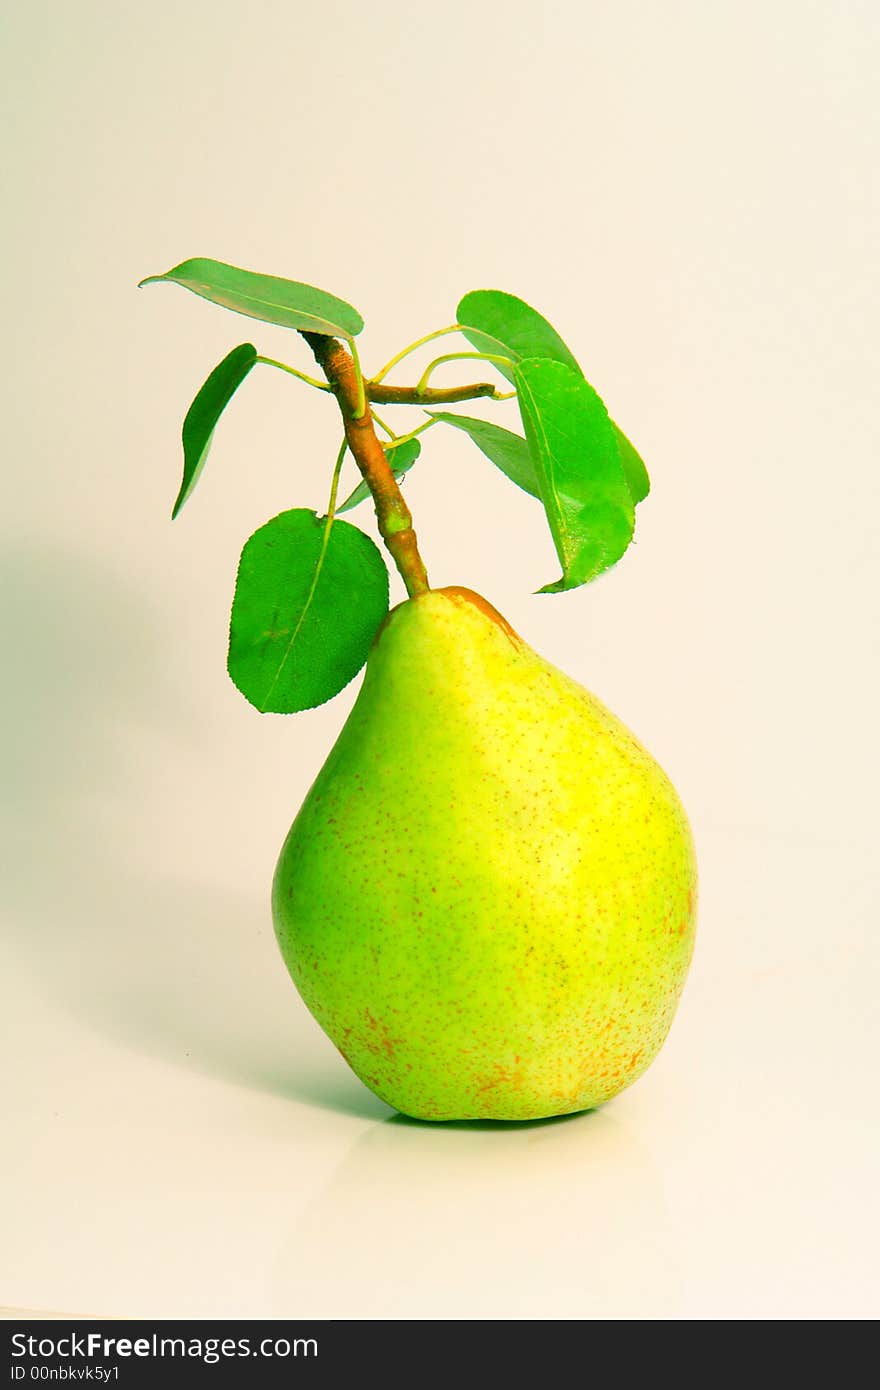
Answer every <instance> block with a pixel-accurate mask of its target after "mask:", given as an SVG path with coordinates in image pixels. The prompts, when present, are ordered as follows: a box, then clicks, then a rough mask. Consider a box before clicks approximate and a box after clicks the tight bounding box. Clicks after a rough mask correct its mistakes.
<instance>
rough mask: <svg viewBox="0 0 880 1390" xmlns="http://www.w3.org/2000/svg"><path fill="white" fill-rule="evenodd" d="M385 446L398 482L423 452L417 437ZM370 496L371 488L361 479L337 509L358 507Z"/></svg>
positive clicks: (346, 510)
mask: <svg viewBox="0 0 880 1390" xmlns="http://www.w3.org/2000/svg"><path fill="white" fill-rule="evenodd" d="M384 448H385V457H386V458H387V460H388V462H389V464H390V465H391V471H392V473H393V474H394V476H395V478H396V479H397V481H398V482H400V480H401V478H403V477H404V476H405V475H406V474H407V473H408V472H409V470H410V469H411V468H412V466H413V464H414V463H415V461H416V459H417V458H418V456H419V454H420V453H421V452H422V446H421V444H420V443H419V441H418V440H417V439H404V440H402V441H401V443H400V444H386V445H385V446H384ZM369 496H370V489H369V488H368V487H367V485H366V483H365V482H363V481H361V482H359V483H358V485H357V487H356V488H355V490H354V492H353V493H352V494H351V496H350V497H346V499H345V501H344V502H343V504H342V506H341V507H337V508H336V511H337V513H338V512H350V511H351V509H352V507H357V506H359V505H360V503H361V502H366V500H367V498H368V497H369Z"/></svg>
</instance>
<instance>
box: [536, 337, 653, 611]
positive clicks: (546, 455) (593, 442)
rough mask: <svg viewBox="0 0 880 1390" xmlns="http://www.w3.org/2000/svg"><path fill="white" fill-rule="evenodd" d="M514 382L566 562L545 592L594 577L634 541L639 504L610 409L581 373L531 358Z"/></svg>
mask: <svg viewBox="0 0 880 1390" xmlns="http://www.w3.org/2000/svg"><path fill="white" fill-rule="evenodd" d="M514 379H515V382H516V389H517V394H518V397H519V405H520V412H521V414H522V420H523V425H524V427H525V432H526V439H527V440H528V444H529V449H530V450H531V455H532V463H533V464H534V468H535V473H536V475H537V478H538V484H539V487H540V490H541V498H542V500H543V503H544V510H545V511H546V513H547V520H548V523H549V525H550V531H551V534H552V536H553V542H554V544H555V546H556V553H557V555H558V556H559V562H560V564H561V565H562V578H561V579H558V580H557V581H556V583H555V584H548V585H546V586H545V588H544V589H542V590H541V592H542V593H558V592H559V591H560V590H562V589H573V588H576V587H577V586H578V585H579V584H585V583H586V582H587V581H588V580H590V579H595V577H596V576H597V575H598V574H601V573H602V571H603V570H605V569H607V568H608V567H609V565H613V564H615V563H616V561H617V560H619V559H620V557H621V555H622V554H623V552H624V551H625V550H626V547H627V546H628V545H629V543H630V540H631V539H632V533H633V520H634V504H633V499H632V495H631V493H630V490H629V487H628V485H627V481H626V478H625V476H624V473H623V468H622V466H621V462H620V453H619V451H618V447H617V437H616V435H615V431H614V426H613V425H612V423H611V421H610V420H609V418H608V412H607V411H606V409H605V407H604V405H603V404H602V402H601V400H600V399H599V397H598V396H597V395H596V392H595V391H594V390H593V388H592V387H591V386H589V385H588V384H587V382H586V381H584V379H583V377H582V376H581V375H580V373H579V372H576V371H573V370H572V368H571V367H568V366H566V365H565V364H564V363H563V362H548V361H545V360H539V359H534V358H531V359H527V360H526V361H524V362H520V363H518V364H517V366H516V372H515V378H514Z"/></svg>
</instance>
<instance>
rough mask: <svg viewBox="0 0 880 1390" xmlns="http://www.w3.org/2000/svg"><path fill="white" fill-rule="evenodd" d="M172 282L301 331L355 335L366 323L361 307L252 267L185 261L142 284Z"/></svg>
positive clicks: (254, 316)
mask: <svg viewBox="0 0 880 1390" xmlns="http://www.w3.org/2000/svg"><path fill="white" fill-rule="evenodd" d="M161 281H167V282H168V283H170V284H173V285H182V286H183V288H184V289H186V290H192V292H193V294H198V295H201V297H202V298H203V299H209V300H210V301H211V303H212V304H220V305H221V306H222V307H223V308H224V309H234V310H235V312H236V313H238V314H246V315H247V316H248V318H252V319H262V321H263V322H264V323H276V324H279V325H280V326H281V327H282V328H296V329H299V330H300V331H301V332H309V333H324V334H326V335H327V336H329V337H339V338H352V337H355V336H356V335H357V334H358V333H360V331H361V329H362V328H363V326H364V321H363V319H362V318H361V316H360V314H359V313H358V311H357V309H353V308H352V306H351V305H350V304H346V302H345V300H344V299H337V298H336V296H335V295H333V294H327V292H326V291H325V290H318V289H315V288H314V286H313V285H302V284H300V283H299V281H297V280H282V279H281V278H280V277H279V276H277V275H258V274H257V273H256V272H255V271H253V270H239V268H238V267H237V266H234V265H227V264H226V263H225V262H224V261H212V260H207V259H205V258H204V257H198V258H196V259H195V260H190V261H182V262H181V264H180V265H177V266H175V267H174V269H173V270H168V271H166V272H165V274H164V275H148V276H147V278H146V279H145V280H141V282H140V283H141V284H142V285H152V284H154V283H158V282H161Z"/></svg>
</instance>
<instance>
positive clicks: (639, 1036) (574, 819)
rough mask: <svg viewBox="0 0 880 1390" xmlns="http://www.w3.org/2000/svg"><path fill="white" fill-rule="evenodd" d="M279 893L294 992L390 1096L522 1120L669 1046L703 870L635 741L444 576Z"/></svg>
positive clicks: (416, 616) (595, 1098)
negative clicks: (443, 583)
mask: <svg viewBox="0 0 880 1390" xmlns="http://www.w3.org/2000/svg"><path fill="white" fill-rule="evenodd" d="M272 899H273V915H274V920H275V927H276V932H277V936H278V941H279V944H280V947H281V951H282V954H283V956H284V959H285V961H286V963H287V966H288V969H289V970H290V973H291V975H292V977H293V979H294V982H295V983H296V985H297V988H298V989H299V991H300V994H301V995H302V997H303V999H304V1000H305V1002H306V1004H307V1006H308V1008H309V1009H310V1010H311V1012H312V1013H313V1014H314V1016H315V1018H316V1019H317V1020H318V1022H319V1023H320V1025H321V1027H322V1028H323V1029H324V1030H325V1032H326V1033H327V1034H328V1035H329V1036H330V1038H331V1039H332V1040H333V1042H334V1043H335V1044H336V1046H337V1047H338V1048H339V1050H340V1052H341V1053H342V1055H343V1056H344V1057H345V1058H346V1060H347V1061H348V1063H349V1065H350V1066H351V1067H352V1069H353V1070H354V1071H355V1072H356V1073H357V1075H358V1076H359V1077H360V1078H361V1080H362V1081H364V1082H365V1084H366V1085H367V1086H369V1087H370V1089H371V1090H373V1091H375V1093H376V1095H378V1096H380V1097H381V1098H382V1099H383V1100H384V1101H387V1103H388V1104H389V1105H392V1106H394V1107H395V1108H396V1109H398V1110H400V1111H403V1113H404V1114H407V1115H412V1116H415V1117H418V1118H421V1119H430V1120H453V1119H472V1118H485V1119H496V1120H531V1119H537V1118H540V1117H542V1116H548V1115H559V1114H567V1113H570V1112H573V1111H578V1110H586V1109H590V1108H592V1107H594V1106H596V1105H599V1104H601V1103H602V1102H603V1101H606V1100H608V1099H609V1097H611V1096H613V1095H615V1094H616V1093H617V1092H618V1091H620V1090H622V1089H623V1088H624V1087H625V1086H628V1085H629V1084H630V1083H631V1082H632V1081H634V1080H635V1079H636V1077H638V1076H639V1075H640V1074H641V1073H642V1072H643V1071H644V1070H645V1068H646V1067H647V1066H648V1065H649V1063H650V1062H651V1061H652V1059H653V1058H654V1057H655V1056H656V1054H657V1052H658V1050H659V1048H660V1047H661V1045H662V1043H663V1040H664V1038H665V1037H666V1034H667V1032H668V1030H669V1026H670V1024H671V1022H672V1017H673V1014H674V1012H675V1008H676V1004H677V1002H678V998H679V995H680V993H681V989H682V986H683V984H684V979H685V975H686V972H687V969H688V965H689V962H690V958H691V953H692V950H693V939H694V926H695V904H696V866H695V860H694V851H693V844H692V840H691V835H690V831H689V828H688V823H687V820H686V817H685V814H684V811H683V809H682V807H681V804H680V802H679V800H678V797H677V795H676V793H675V790H674V788H673V787H672V785H671V784H670V782H669V780H668V779H667V777H666V776H665V774H664V773H663V772H662V771H661V769H660V768H659V767H658V766H657V764H656V763H655V762H654V761H653V759H652V758H651V757H650V756H649V755H648V753H646V752H645V750H644V749H643V748H642V747H641V746H640V744H639V743H637V741H636V740H635V738H634V737H633V736H632V734H631V733H630V732H629V731H628V730H627V729H626V728H624V726H623V725H622V724H620V723H619V722H618V720H617V719H615V718H614V716H613V715H612V714H610V713H609V712H608V710H606V709H605V708H604V706H602V705H601V704H600V703H599V701H598V700H596V699H595V698H594V697H593V696H592V695H590V694H589V693H588V692H587V691H586V690H584V689H583V688H582V687H581V686H579V685H577V684H575V682H574V681H572V680H570V679H569V678H568V677H567V676H565V675H563V674H562V673H561V672H560V671H558V670H556V669H555V668H554V667H553V666H550V665H549V664H548V663H547V662H546V661H544V660H542V658H541V657H539V656H538V655H537V654H536V653H535V652H534V651H533V650H532V649H531V648H530V647H529V646H528V645H527V644H526V643H525V642H524V641H522V639H521V638H520V637H518V636H517V634H516V633H515V632H514V631H513V630H512V629H511V628H510V627H509V626H508V624H507V623H506V622H505V621H504V619H503V618H502V617H501V616H500V615H499V614H498V613H496V612H495V610H494V609H493V608H492V607H491V606H490V605H489V604H488V603H486V601H485V600H484V599H482V598H480V597H479V596H478V595H477V594H474V593H471V592H470V591H469V590H467V589H458V588H450V589H439V590H431V591H429V592H427V593H425V594H421V595H419V596H418V597H415V598H411V599H409V600H407V601H406V602H405V603H402V604H401V605H400V606H399V607H397V608H395V609H394V610H393V611H392V612H391V613H390V614H389V616H388V618H387V619H386V621H385V623H384V625H383V627H382V628H381V629H380V632H379V634H378V636H377V639H376V641H375V643H374V646H373V650H372V653H371V655H370V658H369V661H368V663H367V669H366V674H365V677H364V682H363V686H362V688H361V691H360V694H359V695H358V698H357V701H356V703H355V705H354V708H353V709H352V712H351V714H350V716H349V718H348V721H347V722H346V724H345V727H344V728H343V730H342V732H341V734H340V736H339V738H338V740H337V742H336V744H335V746H334V748H333V750H332V752H331V753H330V756H329V757H328V759H327V762H326V763H325V764H324V767H323V768H322V770H321V772H320V773H319V775H318V778H317V780H316V782H315V784H314V786H313V787H312V789H311V791H310V792H309V794H308V796H307V798H306V800H305V803H304V805H303V807H302V809H301V811H300V813H299V815H298V816H297V818H296V820H295V822H294V824H293V826H292V828H291V830H290V833H289V835H288V837H287V840H286V841H285V844H284V847H283V849H282V851H281V856H280V859H279V862H278V868H277V870H276V874H275V881H274V886H273V894H272Z"/></svg>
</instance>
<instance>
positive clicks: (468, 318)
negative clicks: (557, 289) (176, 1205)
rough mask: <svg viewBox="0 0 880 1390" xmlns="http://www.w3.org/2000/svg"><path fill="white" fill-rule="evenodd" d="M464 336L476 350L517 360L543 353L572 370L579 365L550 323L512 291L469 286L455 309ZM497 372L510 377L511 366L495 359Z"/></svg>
mask: <svg viewBox="0 0 880 1390" xmlns="http://www.w3.org/2000/svg"><path fill="white" fill-rule="evenodd" d="M456 320H457V322H458V323H460V324H461V327H462V328H463V329H464V336H465V337H466V338H467V340H468V342H469V343H473V345H474V347H475V348H476V349H477V351H478V352H491V353H500V354H501V355H502V356H504V357H512V358H513V360H514V362H521V361H522V360H523V359H524V358H526V357H547V358H549V359H550V360H551V361H552V362H564V363H565V365H566V366H567V367H571V368H572V370H573V371H575V372H579V371H580V367H579V366H578V364H577V362H576V361H575V359H574V356H573V355H572V353H571V352H570V351H569V349H568V348H567V347H566V345H565V343H564V342H563V341H562V339H561V338H560V336H559V334H558V333H557V332H556V329H555V328H554V327H553V325H552V324H550V323H548V322H547V320H546V319H545V318H544V316H543V315H542V314H539V313H538V311H537V309H533V308H532V307H531V306H530V305H529V304H526V303H525V302H524V301H523V300H522V299H517V297H516V295H514V294H505V293H504V291H503V290H472V291H471V293H470V294H466V295H465V297H464V299H463V300H462V301H461V303H460V304H459V306H458V309H457V311H456ZM496 365H497V367H498V370H499V372H502V373H503V375H504V376H506V377H507V379H508V381H513V380H514V375H513V369H512V368H510V367H505V366H504V365H503V363H500V362H499V363H497V364H496Z"/></svg>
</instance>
